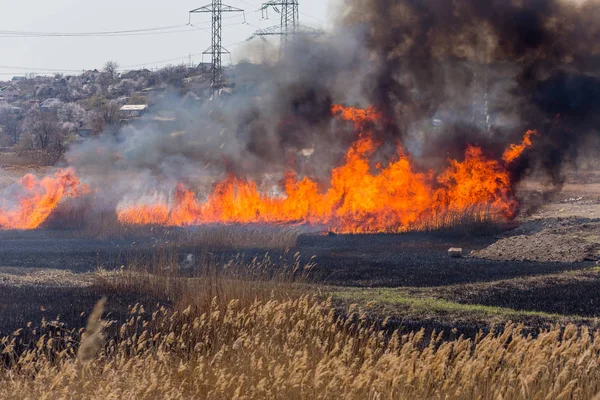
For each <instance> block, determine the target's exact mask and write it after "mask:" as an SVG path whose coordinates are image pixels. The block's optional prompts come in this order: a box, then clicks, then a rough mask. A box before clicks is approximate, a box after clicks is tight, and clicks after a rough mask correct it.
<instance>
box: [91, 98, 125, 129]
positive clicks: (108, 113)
mask: <svg viewBox="0 0 600 400" xmlns="http://www.w3.org/2000/svg"><path fill="white" fill-rule="evenodd" d="M120 108H121V106H120V105H119V104H118V103H116V102H114V101H103V102H102V104H101V105H100V106H99V107H98V108H97V109H96V110H95V111H94V112H93V114H92V117H91V126H92V130H93V132H94V133H95V134H99V133H100V132H103V131H106V132H109V133H112V134H116V133H117V132H118V131H119V128H120V126H119V109H120Z"/></svg>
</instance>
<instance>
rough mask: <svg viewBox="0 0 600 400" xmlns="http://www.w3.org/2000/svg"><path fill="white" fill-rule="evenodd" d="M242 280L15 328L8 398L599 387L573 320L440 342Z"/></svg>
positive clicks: (534, 391)
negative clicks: (255, 292)
mask: <svg viewBox="0 0 600 400" xmlns="http://www.w3.org/2000/svg"><path fill="white" fill-rule="evenodd" d="M237 286H244V284H243V283H238V284H237V285H234V286H229V287H228V290H231V291H236V290H237V291H238V292H246V295H242V296H241V299H231V300H229V301H226V299H227V297H229V296H228V292H222V293H220V294H219V295H216V296H215V297H214V298H213V299H212V300H211V301H207V300H208V297H206V296H202V298H201V299H198V300H197V301H195V302H193V304H190V305H189V306H187V307H186V308H184V309H181V308H182V307H183V306H184V305H185V304H184V303H180V304H179V308H176V309H175V310H174V311H172V310H168V309H167V308H165V307H159V308H157V309H153V308H151V309H146V308H144V307H143V306H141V305H135V306H133V307H132V308H131V309H130V316H129V320H128V321H127V322H125V323H123V324H122V325H120V326H115V325H114V322H111V321H105V320H102V319H101V317H102V313H103V308H104V301H105V300H102V301H100V302H99V303H98V304H97V305H96V307H95V308H94V310H93V311H92V313H91V315H90V316H89V320H88V323H87V327H86V329H85V330H71V331H62V330H60V329H54V330H49V329H48V330H47V331H48V332H49V333H47V334H44V335H42V336H40V337H39V338H37V340H35V341H34V340H31V341H29V340H28V339H26V338H27V337H28V336H27V333H26V332H25V331H24V330H19V331H17V332H15V333H14V334H13V335H11V336H9V337H6V338H4V339H3V340H2V342H1V343H2V344H1V348H2V358H3V364H2V367H0V379H1V380H2V385H0V398H20V399H57V398H61V399H125V398H128V399H231V398H240V399H241V398H245V399H264V398H282V399H304V398H317V399H339V398H349V399H382V398H394V399H406V398H422V399H475V398H477V399H499V398H503V399H589V398H592V397H593V396H594V395H595V394H596V392H598V391H599V390H600V366H599V365H598V358H599V357H600V333H599V332H596V333H592V332H590V331H588V330H587V329H581V330H580V329H578V328H577V327H576V326H574V325H569V326H567V327H565V328H564V329H561V328H558V327H556V328H553V329H550V330H547V331H544V332H541V333H540V334H539V335H536V336H535V337H533V336H524V335H522V334H521V333H520V329H521V327H519V326H515V325H507V326H506V327H505V329H504V332H503V333H502V334H501V335H494V334H493V333H490V334H488V335H479V336H477V337H476V338H475V339H465V338H459V339H456V340H451V341H444V340H443V339H442V338H441V335H436V334H435V333H434V334H432V335H430V336H426V335H425V334H424V331H420V332H417V333H411V334H408V335H401V334H399V333H398V332H397V331H391V330H389V329H387V327H386V322H385V321H383V322H382V323H381V324H372V323H370V322H368V318H367V317H366V312H365V310H361V309H359V308H357V307H356V306H354V305H352V306H350V308H349V309H348V310H347V314H346V315H345V316H339V315H337V314H336V312H335V310H334V308H333V307H332V304H331V302H330V301H329V300H325V301H323V300H318V299H317V298H314V297H312V296H308V295H305V296H294V295H289V296H284V295H282V292H281V291H277V293H276V291H275V290H274V291H273V294H272V296H271V298H265V299H259V298H255V299H254V300H251V299H252V296H248V291H247V289H244V288H239V287H237ZM236 287H237V288H236ZM238 294H240V293H238ZM234 297H235V296H234ZM44 324H45V326H44V325H43V328H45V329H47V325H49V324H50V323H49V322H44ZM105 330H112V331H116V332H118V333H116V334H113V335H106V334H104V333H103V331H105ZM82 332H83V333H82Z"/></svg>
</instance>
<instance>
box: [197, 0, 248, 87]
mask: <svg viewBox="0 0 600 400" xmlns="http://www.w3.org/2000/svg"><path fill="white" fill-rule="evenodd" d="M225 12H241V13H243V12H244V10H242V9H241V8H237V7H232V6H228V5H226V4H223V2H222V1H221V0H212V3H211V4H209V5H206V6H204V7H200V8H196V9H194V10H192V11H190V12H189V17H190V25H191V21H192V14H204V13H210V14H212V25H211V36H212V40H211V45H210V47H209V48H208V49H206V51H204V52H203V53H202V55H210V56H211V60H212V78H211V87H212V89H213V92H215V91H218V90H219V89H220V88H221V87H222V86H223V60H222V56H223V54H231V53H230V52H229V51H228V50H227V49H226V48H224V47H223V45H222V41H221V35H222V33H223V24H222V21H223V18H222V16H223V13H225ZM245 20H246V15H245V14H244V21H245Z"/></svg>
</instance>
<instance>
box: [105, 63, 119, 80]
mask: <svg viewBox="0 0 600 400" xmlns="http://www.w3.org/2000/svg"><path fill="white" fill-rule="evenodd" d="M118 69H119V64H118V63H117V62H116V61H107V62H106V64H104V72H106V73H107V74H109V75H110V79H112V80H114V79H115V78H116V77H117V70H118Z"/></svg>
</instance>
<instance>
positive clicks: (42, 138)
mask: <svg viewBox="0 0 600 400" xmlns="http://www.w3.org/2000/svg"><path fill="white" fill-rule="evenodd" d="M24 127H25V129H26V130H27V131H28V132H29V134H30V135H31V136H32V138H33V143H34V146H35V147H36V148H38V149H41V150H53V151H63V150H64V140H65V134H64V131H63V129H62V127H61V125H60V123H59V122H58V120H57V119H56V116H55V115H53V114H51V113H42V112H39V111H37V110H35V111H32V112H30V113H29V114H28V115H27V117H26V118H25V123H24Z"/></svg>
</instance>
